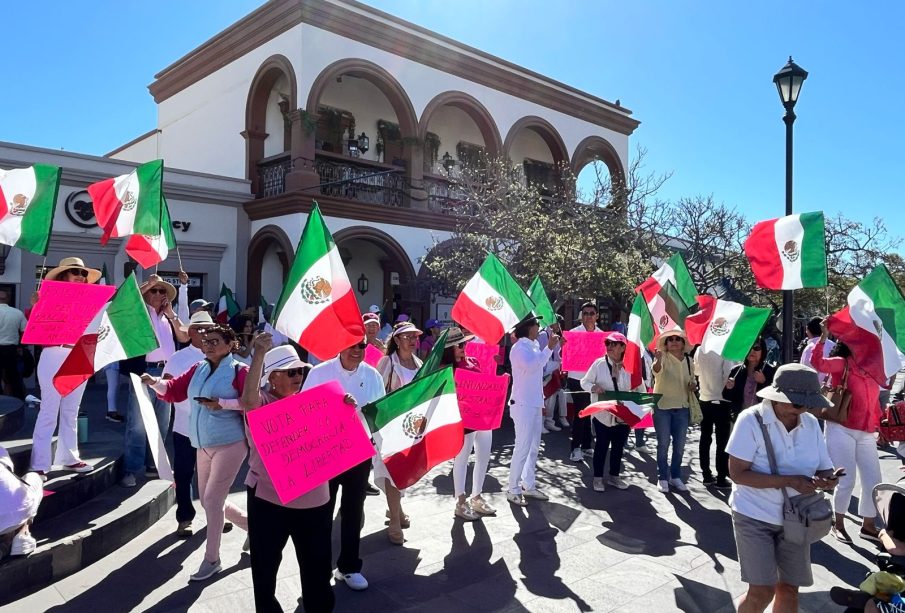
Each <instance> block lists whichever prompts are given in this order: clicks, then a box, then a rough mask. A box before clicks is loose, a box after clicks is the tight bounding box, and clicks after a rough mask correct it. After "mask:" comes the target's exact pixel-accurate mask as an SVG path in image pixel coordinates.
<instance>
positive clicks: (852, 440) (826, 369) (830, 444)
mask: <svg viewBox="0 0 905 613" xmlns="http://www.w3.org/2000/svg"><path fill="white" fill-rule="evenodd" d="M821 332H822V333H821V336H820V340H819V341H818V342H817V345H816V346H815V347H814V353H813V354H812V357H811V364H812V365H813V366H814V368H815V369H816V370H817V371H818V372H823V373H829V374H830V376H831V378H832V383H833V385H839V384H840V383H841V382H842V380H843V378H845V379H846V383H847V386H848V389H849V391H850V392H851V393H852V402H851V405H849V409H848V418H847V419H846V420H845V422H844V423H841V424H838V423H834V422H830V421H827V422H826V429H825V436H826V448H827V450H828V451H829V452H830V458H832V460H833V465H834V466H836V467H837V468H839V467H843V468H845V474H844V475H842V476H841V477H840V478H839V485H837V486H836V491H835V493H834V494H833V509H834V510H835V512H836V522H835V525H834V526H833V529H832V532H831V534H832V535H833V536H834V537H835V538H836V539H837V540H838V541H840V542H842V543H851V542H852V539H851V537H850V536H849V535H848V533H847V532H846V531H845V512H846V511H847V510H848V504H849V502H850V501H851V498H852V492H853V491H854V489H855V472H858V473H859V479H860V480H861V495H860V496H859V498H858V515H860V516H861V517H862V518H863V522H862V524H861V533H860V536H861V538H863V539H867V540H870V541H875V542H879V536H878V534H879V532H878V530H877V527H876V525H875V524H874V518H875V517H876V515H877V508H876V506H874V499H873V489H874V486H875V485H877V484H878V483H880V480H881V475H880V458H879V456H878V455H877V440H876V438H875V437H874V432H876V429H877V426H878V425H879V423H880V386H879V384H877V382H876V381H874V380H873V379H872V378H870V376H868V375H867V373H866V372H865V371H864V370H862V369H861V367H859V366H858V364H857V363H856V362H855V360H854V359H853V357H852V355H851V351H850V350H849V349H848V347H847V346H846V345H845V343H843V342H839V343H837V344H836V346H835V347H834V348H833V351H832V353H831V354H830V357H827V358H825V357H823V345H824V343H825V342H826V323H825V322H824V323H822V324H821Z"/></svg>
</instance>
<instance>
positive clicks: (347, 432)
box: [247, 381, 375, 504]
mask: <svg viewBox="0 0 905 613" xmlns="http://www.w3.org/2000/svg"><path fill="white" fill-rule="evenodd" d="M345 395H346V394H345V392H344V391H343V388H342V387H340V385H339V383H337V382H336V381H330V382H329V383H324V384H322V385H318V386H317V387H313V388H311V389H310V390H306V391H304V392H301V393H299V394H295V395H293V396H289V397H288V398H283V399H282V400H279V401H277V402H274V403H272V404H268V405H265V406H263V407H261V408H259V409H255V410H254V411H249V412H248V413H247V415H248V430H249V432H251V438H252V440H253V441H254V444H255V447H256V448H257V450H258V454H260V456H261V460H262V461H263V462H264V468H265V469H266V470H267V474H268V475H270V479H271V481H273V486H274V488H275V489H276V491H277V495H278V496H279V497H280V501H281V502H283V503H284V504H285V503H287V502H290V501H292V500H295V499H296V498H298V497H299V496H301V495H302V494H305V493H306V492H310V491H311V490H313V489H314V488H315V487H317V486H318V485H320V484H321V483H324V482H326V481H328V480H330V479H332V478H333V477H335V476H336V475H338V474H340V473H341V472H344V471H346V470H348V469H349V468H351V467H353V466H357V465H358V464H361V463H362V462H364V461H365V460H367V459H368V458H370V457H371V456H373V455H374V453H375V452H374V446H373V445H372V444H371V440H370V437H369V436H368V434H367V432H366V431H365V427H364V425H362V423H361V420H360V419H359V418H358V413H357V412H356V411H355V407H353V406H352V405H350V404H346V403H345V402H343V397H344V396H345Z"/></svg>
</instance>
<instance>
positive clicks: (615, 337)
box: [603, 331, 628, 345]
mask: <svg viewBox="0 0 905 613" xmlns="http://www.w3.org/2000/svg"><path fill="white" fill-rule="evenodd" d="M603 339H604V340H605V341H613V342H616V343H622V344H623V345H628V339H627V338H625V335H624V334H623V333H622V332H615V331H613V332H609V333H607V335H606V336H605V337H603Z"/></svg>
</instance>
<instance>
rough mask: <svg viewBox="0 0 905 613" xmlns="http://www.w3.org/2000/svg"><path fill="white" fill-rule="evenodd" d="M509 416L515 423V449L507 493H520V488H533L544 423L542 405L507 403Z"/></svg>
mask: <svg viewBox="0 0 905 613" xmlns="http://www.w3.org/2000/svg"><path fill="white" fill-rule="evenodd" d="M509 416H510V417H512V421H513V423H515V449H513V450H512V463H511V464H510V465H509V493H510V494H520V493H521V488H520V487H519V486H520V485H521V487H524V488H525V489H526V490H533V489H534V487H535V484H534V468H535V465H536V464H537V452H538V450H539V449H540V433H541V428H542V427H543V425H544V410H543V407H530V406H526V405H523V404H511V405H509Z"/></svg>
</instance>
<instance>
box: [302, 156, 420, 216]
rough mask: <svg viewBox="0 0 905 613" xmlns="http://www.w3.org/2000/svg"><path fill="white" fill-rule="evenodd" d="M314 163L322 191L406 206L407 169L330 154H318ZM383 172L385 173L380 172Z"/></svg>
mask: <svg viewBox="0 0 905 613" xmlns="http://www.w3.org/2000/svg"><path fill="white" fill-rule="evenodd" d="M314 166H315V168H316V169H317V174H318V176H319V177H320V182H321V188H320V193H321V194H323V195H325V196H334V197H336V198H347V199H349V200H356V201H358V202H365V203H367V204H377V205H380V206H393V207H402V206H404V204H403V203H404V200H405V177H404V174H405V173H404V172H403V171H402V170H400V171H399V172H386V171H387V170H391V169H392V167H386V166H385V165H381V164H370V163H368V162H364V161H352V159H349V160H343V159H337V158H333V157H327V156H323V155H320V154H318V155H317V156H316V157H315V160H314ZM381 173H382V174H381Z"/></svg>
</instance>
